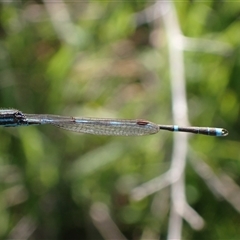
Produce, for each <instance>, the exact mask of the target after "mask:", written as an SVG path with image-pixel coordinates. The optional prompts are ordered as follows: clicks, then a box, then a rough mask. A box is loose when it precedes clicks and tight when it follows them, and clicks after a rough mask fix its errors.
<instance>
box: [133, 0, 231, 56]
mask: <svg viewBox="0 0 240 240" xmlns="http://www.w3.org/2000/svg"><path fill="white" fill-rule="evenodd" d="M161 4H162V3H161V2H160V1H156V3H155V4H153V5H151V6H149V7H148V8H146V9H144V10H143V11H141V12H138V13H137V14H136V15H135V24H136V25H137V26H138V25H142V24H145V23H151V22H154V21H156V20H157V19H159V18H162V17H163V16H164V15H165V14H168V12H169V11H170V5H169V6H167V4H165V6H164V8H162V7H161ZM179 29H180V28H179ZM154 35H155V34H154ZM168 40H169V39H168ZM172 40H174V41H175V47H177V48H178V49H179V50H182V51H192V52H194V51H195V52H206V53H213V54H217V55H223V56H227V55H229V54H231V53H232V52H233V48H232V46H231V45H230V44H228V43H225V42H222V41H217V40H211V39H205V38H192V37H191V38H190V37H186V36H184V35H183V34H182V33H181V32H178V34H177V35H175V39H172ZM154 45H155V44H154Z"/></svg>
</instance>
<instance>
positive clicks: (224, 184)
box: [190, 151, 240, 213]
mask: <svg viewBox="0 0 240 240" xmlns="http://www.w3.org/2000/svg"><path fill="white" fill-rule="evenodd" d="M191 156H192V157H191V161H190V162H191V164H192V166H193V169H194V170H195V171H196V173H197V174H198V175H199V176H200V177H201V178H202V179H203V180H204V181H205V183H206V184H207V186H208V187H209V189H210V190H211V191H212V192H213V193H214V194H215V196H221V197H223V198H224V199H225V200H226V201H227V202H229V203H230V204H231V205H232V206H233V207H234V208H235V209H236V210H237V211H238V212H239V213H240V187H239V186H238V185H237V184H236V183H235V182H234V181H233V179H231V178H230V177H229V176H227V175H226V174H221V176H220V177H218V176H216V174H215V173H214V172H213V171H212V169H211V168H210V167H209V166H208V165H207V164H206V163H205V162H204V161H203V160H202V159H201V158H199V157H197V155H196V154H195V153H194V152H193V151H191Z"/></svg>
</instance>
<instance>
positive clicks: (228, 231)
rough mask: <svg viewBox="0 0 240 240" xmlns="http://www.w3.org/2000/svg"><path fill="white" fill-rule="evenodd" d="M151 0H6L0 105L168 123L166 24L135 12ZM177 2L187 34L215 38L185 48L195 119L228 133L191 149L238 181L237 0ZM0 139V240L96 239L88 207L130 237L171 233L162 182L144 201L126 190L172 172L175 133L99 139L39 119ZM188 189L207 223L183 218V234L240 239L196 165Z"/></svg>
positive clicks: (227, 208)
mask: <svg viewBox="0 0 240 240" xmlns="http://www.w3.org/2000/svg"><path fill="white" fill-rule="evenodd" d="M153 3H154V2H149V1H137V0H135V1H129V2H127V1H126V2H125V1H124V2H115V1H102V2H101V1H89V2H87V1H86V2H84V1H73V2H66V4H60V2H52V3H50V2H47V1H46V2H41V1H38V0H36V1H29V2H28V1H23V2H19V1H13V2H11V3H7V2H2V3H1V4H0V18H1V19H0V39H1V40H0V102H1V104H0V106H1V108H15V109H19V110H21V111H23V112H25V113H48V114H58V115H70V116H86V117H87V116H88V117H114V118H133V119H134V118H144V119H148V120H150V121H153V122H156V123H161V124H172V123H173V122H172V113H171V92H170V82H169V61H168V51H167V44H168V43H167V40H166V34H165V29H164V25H163V22H162V20H161V18H159V19H157V20H155V22H151V23H148V22H144V21H143V22H141V21H140V20H139V16H141V13H139V12H140V11H143V10H144V9H146V8H147V7H149V6H151V5H152V4H153ZM174 6H175V7H176V11H177V14H178V20H179V24H180V26H181V29H182V31H183V34H184V35H185V36H187V37H189V38H198V39H200V40H201V39H208V40H211V41H213V43H214V41H216V44H212V45H211V44H209V45H208V44H204V43H203V45H204V47H203V49H200V50H199V51H187V52H185V55H184V56H185V70H186V82H187V86H186V89H187V97H188V107H189V109H188V111H189V119H190V121H191V124H192V125H197V126H216V127H224V128H226V129H228V130H229V132H230V134H229V136H228V137H226V138H212V137H206V136H197V135H196V136H191V139H190V142H189V145H190V148H191V149H192V150H193V151H194V152H195V153H197V154H198V155H199V156H200V157H201V159H203V160H204V161H205V162H206V163H207V164H208V165H209V166H210V167H211V169H212V171H213V172H214V173H215V174H216V175H217V176H221V175H222V174H226V175H228V176H229V177H231V178H232V179H233V180H234V181H235V182H236V183H237V184H240V177H239V175H240V164H239V160H240V146H239V139H240V115H239V100H240V94H239V93H240V80H239V76H240V55H239V52H240V31H239V29H240V18H239V16H240V3H239V2H237V1H236V2H231V3H226V2H225V3H224V2H221V3H220V2H219V1H211V0H209V1H207V2H204V3H197V2H194V1H181V2H176V3H174ZM137 13H138V14H137ZM200 42H201V41H200ZM213 46H215V47H216V51H215V52H213V51H212V49H211V47H213ZM0 136H1V144H0V187H1V188H0V189H1V190H0V191H1V192H0V239H10V238H14V239H103V238H104V237H103V236H102V235H101V234H100V233H99V231H98V230H97V228H96V226H95V224H94V220H93V219H94V216H95V215H94V209H100V210H101V209H107V210H106V212H107V211H109V215H110V216H111V218H112V220H113V221H114V222H115V224H116V225H117V227H118V228H119V230H120V231H121V232H122V233H123V234H124V235H125V237H126V238H127V239H146V238H150V237H149V236H152V237H151V239H160V238H161V239H166V236H167V231H168V229H167V226H168V220H169V207H170V206H169V201H170V200H169V189H168V188H166V189H163V190H162V191H160V192H159V193H157V194H153V195H151V196H149V197H147V198H145V199H143V200H141V201H133V200H132V199H131V198H130V197H129V192H130V191H131V190H132V189H133V188H134V187H136V186H138V185H140V184H142V183H144V182H146V181H149V180H151V179H153V178H155V177H157V176H159V175H161V174H162V173H164V172H166V171H167V170H168V168H169V165H170V160H171V153H172V140H173V139H172V137H173V134H172V133H170V132H161V133H159V134H156V135H152V136H145V137H129V138H127V137H104V136H93V135H80V134H75V133H71V132H67V131H64V130H61V129H57V128H54V127H52V126H40V127H26V128H24V127H23V128H15V129H14V128H1V129H0ZM190 158H191V155H189V159H190ZM236 189H237V190H236V192H237V191H239V189H238V188H237V186H236ZM186 195H187V200H188V202H189V204H190V205H191V206H192V207H193V208H194V209H195V210H196V211H197V212H198V213H199V214H200V215H201V216H202V217H203V218H204V220H205V227H204V228H203V229H202V230H200V231H198V232H197V231H194V230H192V229H191V227H190V226H189V225H188V224H187V223H186V222H184V224H183V233H182V234H183V239H239V236H240V228H239V222H240V215H239V212H238V211H237V210H235V209H234V208H233V206H232V205H231V204H229V203H227V202H226V201H225V200H224V199H223V198H221V197H220V196H218V197H216V196H215V195H214V194H213V192H212V191H211V190H210V189H209V188H208V187H207V186H206V184H205V181H204V180H202V178H201V177H200V176H199V175H198V174H197V173H196V172H195V171H194V170H193V168H192V166H191V164H187V168H186ZM239 204H240V200H239ZM98 206H100V208H98ZM101 206H102V208H101ZM239 209H240V208H239ZM146 236H148V237H146Z"/></svg>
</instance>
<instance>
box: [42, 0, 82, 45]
mask: <svg viewBox="0 0 240 240" xmlns="http://www.w3.org/2000/svg"><path fill="white" fill-rule="evenodd" d="M43 2H44V5H45V7H46V9H47V11H48V13H49V17H50V19H51V22H52V24H53V27H54V28H55V30H56V33H57V34H58V37H59V39H61V40H63V41H64V42H66V43H68V44H69V45H73V46H78V45H79V43H80V38H79V35H78V31H77V30H79V29H78V28H77V26H75V25H74V24H73V23H72V21H71V17H70V14H69V11H68V9H67V6H66V4H65V3H64V2H63V1H62V0H58V1H57V2H54V1H53V2H52V1H48V0H43Z"/></svg>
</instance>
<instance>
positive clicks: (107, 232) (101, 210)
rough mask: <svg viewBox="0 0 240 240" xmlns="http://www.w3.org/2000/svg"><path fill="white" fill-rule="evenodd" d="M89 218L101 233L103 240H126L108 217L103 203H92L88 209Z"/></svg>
mask: <svg viewBox="0 0 240 240" xmlns="http://www.w3.org/2000/svg"><path fill="white" fill-rule="evenodd" d="M90 217H91V219H92V221H93V224H94V225H95V227H96V228H97V229H98V231H99V232H100V233H101V235H102V237H103V238H104V239H107V240H112V239H118V240H126V238H125V237H124V235H123V234H122V233H121V231H120V230H119V229H118V227H117V225H116V224H115V223H114V221H113V220H112V218H111V216H110V215H109V210H108V207H107V205H105V204H103V203H94V204H93V205H92V207H91V209H90Z"/></svg>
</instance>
